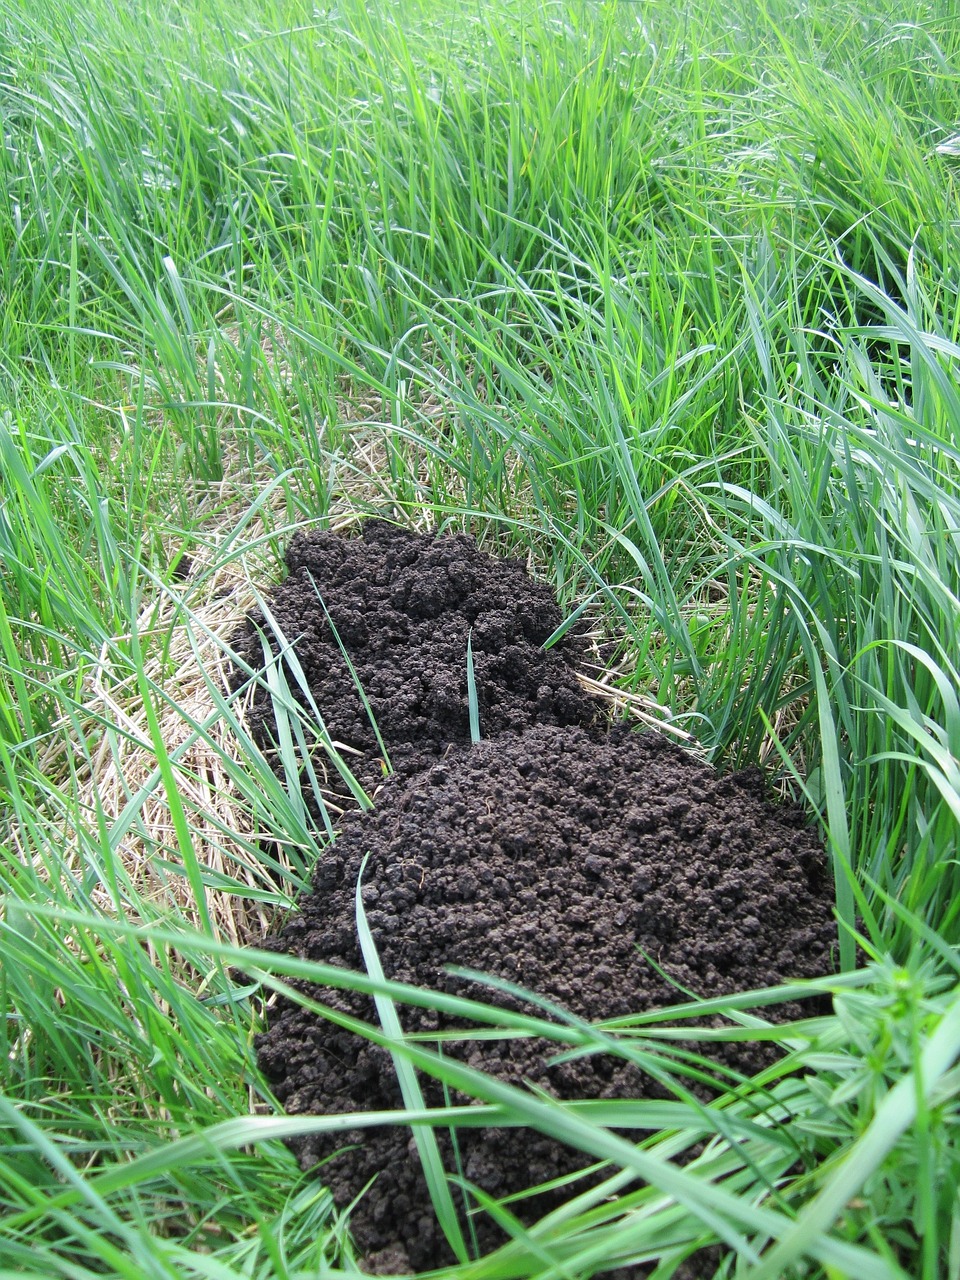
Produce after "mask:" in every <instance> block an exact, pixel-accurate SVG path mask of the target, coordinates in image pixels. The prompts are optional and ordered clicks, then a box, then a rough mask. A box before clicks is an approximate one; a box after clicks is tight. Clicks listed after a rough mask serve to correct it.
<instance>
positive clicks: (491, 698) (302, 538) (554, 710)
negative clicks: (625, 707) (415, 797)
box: [234, 520, 604, 796]
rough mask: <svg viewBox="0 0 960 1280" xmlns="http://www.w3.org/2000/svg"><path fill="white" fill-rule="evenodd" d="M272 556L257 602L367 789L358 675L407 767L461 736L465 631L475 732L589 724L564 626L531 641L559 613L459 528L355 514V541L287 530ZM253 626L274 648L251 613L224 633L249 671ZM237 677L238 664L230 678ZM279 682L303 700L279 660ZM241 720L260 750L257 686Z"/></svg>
mask: <svg viewBox="0 0 960 1280" xmlns="http://www.w3.org/2000/svg"><path fill="white" fill-rule="evenodd" d="M286 561H287V567H288V568H289V571H290V572H289V575H288V577H287V578H286V579H285V580H284V581H283V582H282V583H281V584H280V586H278V587H277V588H275V589H274V591H273V592H272V594H271V596H270V598H269V604H268V607H269V610H270V613H271V615H272V617H273V619H274V620H275V622H276V624H277V626H278V627H279V630H280V632H281V633H282V635H283V637H284V639H285V640H286V641H287V642H288V643H292V644H294V648H295V652H296V657H297V660H298V662H299V664H300V667H301V668H302V670H303V673H304V676H305V679H306V683H307V685H308V686H309V689H310V694H311V696H312V698H313V700H314V703H315V704H316V706H317V707H318V708H319V710H320V712H321V714H322V715H323V717H324V721H325V723H326V727H327V729H328V731H329V733H330V736H331V738H332V739H333V740H334V741H335V742H337V743H341V744H344V745H345V746H346V747H347V748H348V751H349V754H348V755H346V760H347V763H348V764H349V765H350V767H351V769H352V770H353V772H354V774H355V775H356V777H357V778H358V780H359V781H360V782H361V783H362V784H363V785H364V786H365V787H366V788H367V789H368V790H372V789H374V788H375V787H376V786H377V784H378V783H379V781H380V780H381V779H382V776H383V772H384V767H383V763H382V759H381V750H380V746H379V744H378V742H377V737H376V733H375V731H374V728H373V725H372V724H371V721H370V716H369V714H368V713H367V710H366V708H365V707H364V704H363V698H361V695H360V691H359V689H358V684H359V686H360V689H362V690H363V692H364V694H365V696H366V698H367V700H368V702H369V705H370V709H371V710H372V712H373V717H374V719H375V721H376V724H377V726H378V728H379V730H380V734H381V737H382V739H383V743H384V745H385V747H386V750H387V754H388V755H389V757H390V763H391V765H392V766H393V769H394V770H395V771H396V772H397V773H400V774H403V775H410V774H411V773H414V772H416V771H417V770H418V769H422V768H424V767H425V766H426V765H427V764H429V763H430V761H431V760H433V759H436V758H438V757H439V756H440V755H441V753H442V752H443V751H444V749H445V748H446V747H447V746H449V745H450V744H451V743H467V742H469V741H470V723H469V703H468V697H467V640H468V638H469V640H470V645H471V650H472V654H473V666H474V675H475V684H476V694H477V702H478V706H479V713H480V729H481V733H482V735H483V737H485V738H489V737H493V736H495V735H497V734H500V733H503V732H506V731H508V730H512V731H519V730H521V729H525V728H528V727H529V726H530V725H534V724H548V725H564V726H574V725H577V726H580V727H594V728H596V729H597V730H598V731H600V730H601V729H602V727H603V721H604V717H603V714H602V712H601V711H600V710H599V705H598V703H597V702H596V701H595V700H594V699H592V698H591V697H589V696H588V695H587V694H586V693H585V692H584V691H583V689H582V687H581V686H580V684H579V682H578V681H577V678H576V675H575V673H574V665H573V664H574V662H575V660H576V658H577V657H578V647H577V643H576V641H575V640H574V639H573V638H571V637H569V636H567V637H565V638H564V639H562V640H561V641H560V642H559V643H558V644H556V645H555V646H552V647H551V648H550V649H549V650H547V651H545V650H544V649H543V644H544V642H545V641H546V640H547V639H548V638H549V637H550V636H551V634H552V633H553V632H554V631H555V630H556V629H557V627H559V625H560V623H561V620H562V614H561V612H560V610H559V608H558V607H557V604H556V601H555V600H554V599H553V596H552V595H551V592H550V589H549V588H548V587H546V586H544V585H543V584H542V583H538V582H534V581H533V580H532V579H531V578H530V576H529V574H528V573H527V571H526V569H525V567H524V565H523V564H522V562H520V561H517V560H496V559H494V558H493V557H491V556H488V555H484V554H483V553H482V552H481V551H480V550H478V548H477V546H476V543H475V542H474V541H473V539H472V538H469V537H466V536H465V535H463V534H460V535H448V536H442V537H436V536H434V535H431V534H415V533H411V532H410V531H408V530H406V529H400V528H397V527H395V526H393V525H390V524H387V523H385V522H384V521H380V520H370V521H367V522H366V523H365V524H364V526H363V530H362V534H361V536H360V537H359V538H346V537H343V536H342V535H339V534H334V533H327V532H313V533H305V534H297V535H296V536H295V537H294V538H293V539H292V540H291V543H290V547H289V549H288V551H287V556H286ZM261 634H263V635H264V636H265V637H266V638H267V639H268V641H269V644H270V647H271V649H272V651H273V652H274V653H275V654H276V653H278V652H279V651H280V647H281V646H280V642H279V640H278V638H277V635H276V633H275V631H274V629H273V628H272V627H271V625H270V624H269V623H268V621H267V619H266V618H265V617H264V615H263V614H262V613H259V612H258V613H254V614H251V615H250V617H249V618H248V619H247V621H246V622H245V624H244V626H243V628H242V629H241V631H240V633H239V635H237V636H236V637H235V638H234V647H235V649H236V650H237V652H238V654H239V655H240V657H241V658H243V659H244V660H245V661H246V662H248V663H249V665H250V666H251V667H252V668H254V669H259V668H260V667H261V666H262V665H263V646H262V642H261ZM344 650H346V652H347V654H348V655H349V657H350V662H351V663H352V665H353V668H354V671H355V673H356V678H355V677H354V675H353V674H352V673H351V671H350V667H349V665H348V664H347V661H346V659H345V657H344ZM246 678H247V676H246V673H245V672H242V671H240V670H239V669H238V671H237V674H236V676H235V679H234V687H237V686H239V685H240V684H242V683H243V682H244V680H245V679H246ZM287 679H288V683H289V686H290V690H291V692H292V694H293V695H294V696H295V697H297V698H298V700H299V701H300V702H301V703H303V704H304V705H306V703H307V700H306V698H305V697H304V695H303V693H302V692H301V691H299V690H298V684H297V680H296V677H295V675H294V674H293V672H292V670H291V669H290V666H289V664H287ZM248 721H249V724H250V727H251V732H252V734H253V737H254V740H255V741H256V743H257V745H258V746H259V747H260V748H261V750H263V751H264V752H265V753H267V755H268V758H271V759H272V758H273V755H274V748H275V741H276V737H277V730H276V722H275V718H274V711H273V705H272V700H271V698H270V695H269V693H268V692H267V690H266V689H263V688H259V689H258V690H257V691H256V693H255V695H254V697H253V705H252V707H251V709H250V712H249V714H248ZM357 753H359V754H357ZM319 763H320V764H321V765H323V761H322V760H320V761H319ZM327 774H328V784H329V789H330V791H331V793H332V794H334V795H339V796H343V795H344V794H345V790H344V787H343V784H342V783H341V782H340V780H339V777H338V775H336V774H335V773H334V772H333V771H332V770H330V769H329V768H328V769H327ZM306 789H307V788H305V790H306Z"/></svg>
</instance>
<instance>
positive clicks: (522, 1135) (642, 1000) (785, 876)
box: [258, 579, 834, 1269]
mask: <svg viewBox="0 0 960 1280" xmlns="http://www.w3.org/2000/svg"><path fill="white" fill-rule="evenodd" d="M518 580H519V579H518ZM481 615H482V610H481V613H480V614H476V613H475V614H474V616H481ZM547 625H549V624H547ZM541 629H542V628H541ZM459 635H460V637H461V638H465V637H462V631H461V632H460V633H459ZM458 643H459V639H458ZM427 660H428V658H426V657H425V661H427ZM367 854H369V855H370V858H369V862H368V864H367V868H366V871H365V874H364V886H365V887H364V891H363V899H364V903H365V907H366V912H367V916H368V921H369V923H370V926H371V928H372V930H373V935H374V938H375V941H376V943H377V947H378V950H379V953H380V958H381V961H382V964H383V967H384V970H385V972H386V974H387V975H388V976H389V977H391V978H395V979H398V980H401V981H404V982H410V983H415V984H418V985H423V986H428V987H436V988H439V989H441V990H446V991H450V992H455V993H461V994H464V993H465V994H470V995H473V996H479V997H480V998H490V996H489V993H487V992H485V991H484V989H482V988H478V987H476V986H475V985H473V986H472V985H470V984H468V983H466V982H465V981H464V980H461V979H457V978H454V977H451V976H450V975H449V974H447V973H446V972H445V967H446V966H449V965H462V966H469V967H471V968H474V969H479V970H482V971H485V972H488V973H491V974H496V975H499V976H500V977H503V978H507V979H510V980H512V981H514V982H519V983H521V984H522V985H523V986H525V987H527V988H529V989H531V990H533V991H536V992H538V993H540V994H542V995H546V996H550V997H553V998H554V999H555V1000H557V1001H560V1002H561V1003H562V1004H564V1005H565V1006H566V1007H567V1008H569V1009H571V1010H572V1011H573V1012H574V1013H577V1014H580V1015H582V1016H584V1017H587V1018H589V1019H591V1020H597V1019H601V1018H609V1017H614V1016H617V1015H623V1014H629V1013H635V1012H640V1011H643V1010H646V1009H650V1008H654V1007H657V1006H661V1005H663V1004H666V1003H672V1002H674V1001H675V1000H676V999H677V992H676V990H675V988H673V987H671V985H670V984H669V983H668V982H667V981H665V980H664V978H662V977H661V976H660V974H659V973H658V972H657V969H656V968H655V967H654V966H653V965H651V964H650V963H649V962H648V961H647V959H645V957H644V954H643V953H644V952H646V953H647V954H648V955H649V956H651V957H652V958H653V960H655V961H656V963H657V965H658V966H659V967H660V968H662V970H663V971H665V972H666V973H667V974H668V975H669V976H670V977H671V978H672V979H673V980H675V981H676V982H678V983H680V984H682V985H683V986H685V987H687V988H689V989H692V990H693V991H695V992H697V993H699V994H702V995H706V996H712V995H717V994H720V993H725V992H731V991H736V990H743V989H747V988H751V987H754V986H766V985H770V984H775V983H777V982H779V981H781V980H783V979H784V978H787V977H798V976H815V975H821V974H823V973H825V972H827V971H829V969H830V967H831V966H830V947H831V941H832V939H833V936H834V929H833V926H832V924H831V920H830V910H831V905H832V894H831V891H830V887H829V885H828V883H827V879H826V875H825V865H824V858H823V853H822V850H821V849H820V847H819V845H818V842H817V840H816V839H815V837H814V835H813V834H812V833H811V832H810V831H808V830H806V829H804V827H803V825H802V822H800V821H799V819H798V817H797V815H796V814H794V813H791V812H784V811H783V810H779V809H775V808H773V807H772V806H770V805H768V804H767V803H766V802H765V801H764V799H763V796H762V788H761V782H760V776H759V774H757V773H756V772H749V773H747V774H741V775H738V776H733V777H728V778H720V777H719V776H718V775H717V774H716V773H715V771H714V770H712V769H711V768H709V767H707V766H705V765H703V764H701V763H699V762H697V761H696V760H695V759H694V758H692V757H691V756H690V755H689V754H686V753H684V752H682V751H680V750H678V749H677V748H674V747H673V746H671V745H670V744H668V743H667V742H665V741H664V740H663V739H662V738H660V737H658V736H656V735H652V734H646V735H636V734H633V733H630V732H628V731H626V730H623V729H614V730H613V731H612V732H611V734H610V735H609V737H607V738H600V737H599V736H598V735H595V734H588V733H586V732H583V731H582V730H578V729H570V728H563V727H556V726H546V727H539V728H533V729H530V730H528V731H527V732H525V733H523V734H506V735H503V736H501V737H500V738H499V739H497V740H496V741H485V742H481V743H480V744H479V745H478V746H476V747H474V748H463V749H459V750H453V751H451V752H449V753H448V754H447V756H446V757H445V758H444V759H443V760H442V761H441V762H438V763H436V764H434V765H433V766H432V767H431V768H429V769H428V770H427V771H426V772H424V773H422V774H421V775H419V776H417V777H413V778H410V779H402V778H401V779H395V780H392V781H391V782H389V783H387V784H386V786H385V787H384V788H383V792H382V795H381V798H380V802H379V804H378V807H377V809H376V810H375V811H374V812H373V813H372V814H366V815H356V816H354V817H351V818H349V819H348V820H347V821H346V823H345V828H344V831H343V834H342V835H341V836H340V838H339V839H338V840H337V841H336V843H335V844H334V846H333V847H332V848H331V849H330V851H329V852H328V853H327V854H326V855H325V856H324V857H323V859H322V860H321V862H320V863H319V865H318V866H317V869H316V874H315V877H314V882H313V891H312V893H311V894H310V895H309V896H307V897H306V898H305V900H304V901H303V902H302V904H301V909H300V912H299V914H298V915H297V916H296V917H294V918H293V919H292V920H290V921H289V923H288V924H287V926H286V927H285V929H284V930H283V933H282V935H281V936H280V937H279V939H277V940H276V945H277V946H278V947H279V948H282V949H283V950H285V951H290V952H294V953H297V954H300V955H303V956H308V957H310V958H311V959H314V960H319V961H324V962H327V963H331V964H335V965H342V966H345V967H349V968H352V969H362V968H363V962H362V958H361V955H360V951H359V947H358V944H357V938H356V928H355V891H356V885H357V879H358V876H359V873H360V866H361V862H362V860H363V858H364V856H365V855H367ZM318 994H319V995H320V998H321V999H323V1000H324V1001H325V1002H327V1003H329V1004H331V1005H333V1006H334V1007H335V1008H338V1009H341V1010H344V1011H346V1012H349V1013H351V1014H354V1015H357V1016H359V1017H362V1018H364V1019H366V1020H369V1021H374V1022H375V1021H376V1014H375V1011H374V1008H373V1005H372V1002H370V1001H369V1000H368V999H366V998H364V997H361V996H358V995H355V994H352V993H344V992H333V991H323V992H320V993H318ZM493 999H495V1000H496V999H497V997H493ZM499 999H501V1000H502V999H503V997H499ZM402 1019H403V1023H404V1027H405V1029H406V1030H407V1031H409V1032H414V1031H428V1032H429V1031H433V1030H436V1029H437V1028H438V1027H443V1026H444V1025H445V1023H444V1020H443V1018H441V1017H438V1015H437V1014H435V1013H432V1014H431V1013H429V1012H426V1011H423V1010H418V1009H404V1010H402ZM258 1048H259V1055H260V1063H261V1066H262V1068H263V1070H264V1071H265V1072H266V1074H267V1076H268V1077H269V1079H270V1080H271V1081H272V1083H273V1086H274V1088H275V1090H276V1092H277V1095H278V1097H279V1098H280V1099H281V1101H282V1102H283V1103H284V1105H285V1107H286V1110H287V1111H288V1112H290V1113H293V1114H303V1113H322V1112H347V1111H353V1110H379V1109H381V1108H383V1109H387V1108H393V1107H399V1106H400V1105H401V1100H400V1095H399V1090H398V1088H397V1084H396V1077H395V1074H394V1071H393V1067H392V1065H391V1062H390V1059H389V1057H388V1056H387V1055H386V1054H385V1053H384V1052H383V1051H381V1050H379V1049H377V1048H375V1047H372V1046H370V1045H369V1044H368V1043H367V1042H365V1041H362V1040H360V1039H358V1038H357V1037H355V1036H353V1035H350V1034H348V1033H346V1032H344V1031H341V1030H340V1029H338V1028H337V1027H335V1026H333V1025H331V1024H329V1023H326V1022H323V1021H321V1020H319V1019H318V1018H316V1017H314V1016H313V1015H310V1014H308V1013H305V1012H304V1011H303V1010H302V1009H300V1008H299V1007H298V1006H296V1005H293V1004H290V1003H283V1004H281V1005H280V1007H279V1008H278V1009H277V1010H276V1011H275V1012H274V1014H273V1015H272V1018H271V1026H270V1030H269V1031H268V1032H267V1033H266V1034H265V1035H264V1036H262V1037H261V1038H260V1040H259V1045H258ZM444 1051H445V1052H447V1053H451V1054H458V1055H459V1056H464V1057H466V1058H467V1060H468V1061H469V1062H470V1063H471V1064H473V1065H475V1066H477V1067H480V1068H482V1069H484V1070H486V1071H490V1072H493V1073H495V1074H497V1075H498V1076H500V1077H501V1078H503V1079H506V1080H510V1081H513V1082H515V1083H520V1082H522V1081H523V1080H530V1081H532V1082H534V1083H535V1084H537V1085H541V1086H542V1087H543V1088H545V1089H548V1090H550V1091H552V1092H553V1093H554V1094H555V1095H557V1096H559V1097H562V1098H596V1097H614V1096H639V1095H643V1094H644V1093H647V1094H650V1093H652V1092H653V1085H652V1082H651V1081H650V1080H648V1079H646V1078H645V1077H644V1076H642V1075H641V1074H640V1073H639V1072H638V1071H637V1070H636V1069H635V1068H632V1067H629V1066H627V1065H625V1064H624V1063H623V1062H622V1061H620V1060H619V1059H615V1058H612V1057H594V1058H589V1059H584V1060H575V1061H572V1062H566V1063H564V1064H562V1065H550V1063H549V1062H548V1060H547V1059H548V1055H549V1053H550V1051H551V1050H550V1048H549V1046H547V1045H546V1044H544V1043H543V1042H537V1041H526V1040H503V1041H489V1040H486V1041H476V1042H472V1043H465V1044H460V1045H458V1044H450V1045H446V1046H445V1050H444ZM717 1056H718V1057H721V1056H722V1057H723V1058H724V1059H725V1061H726V1062H727V1063H728V1064H729V1065H731V1066H735V1067H738V1068H739V1069H741V1070H743V1071H745V1072H753V1071H754V1070H756V1069H757V1068H758V1067H759V1066H761V1065H762V1063H763V1058H762V1053H761V1051H760V1050H758V1048H757V1047H756V1046H751V1045H741V1046H736V1045H731V1046H728V1047H727V1048H726V1049H725V1050H724V1051H723V1053H722V1054H720V1055H717ZM424 1085H425V1092H426V1096H427V1099H428V1101H429V1103H431V1104H432V1105H441V1103H442V1098H441V1096H440V1094H439V1092H438V1090H437V1088H436V1087H435V1086H434V1085H433V1084H432V1082H424ZM440 1140H441V1147H442V1149H443V1153H444V1158H445V1160H446V1163H447V1168H448V1169H450V1170H453V1168H454V1162H453V1156H452V1153H451V1150H450V1147H449V1143H448V1142H447V1140H446V1138H445V1137H443V1136H441V1139H440ZM350 1143H355V1144H356V1145H355V1146H353V1147H352V1148H351V1149H346V1148H348V1146H349V1144H350ZM459 1143H460V1157H461V1159H462V1161H463V1166H464V1173H465V1175H466V1177H467V1178H468V1179H470V1180H471V1181H473V1182H474V1183H476V1184H478V1185H479V1186H480V1187H482V1188H484V1189H485V1190H486V1191H488V1192H490V1193H491V1194H493V1195H494V1196H497V1197H500V1196H504V1195H507V1194H509V1193H511V1192H515V1191H519V1190H521V1189H524V1188H527V1187H529V1186H531V1185H533V1184H536V1183H539V1182H541V1181H543V1180H546V1179H549V1178H553V1177H555V1176H557V1175H558V1174H562V1173H566V1172H569V1171H571V1170H573V1169H575V1168H578V1167H580V1166H581V1165H582V1163H583V1161H582V1157H578V1156H577V1155H576V1154H574V1153H571V1152H569V1151H568V1150H566V1149H564V1148H561V1147H559V1146H557V1145H556V1144H554V1143H552V1142H549V1141H547V1140H543V1139H539V1138H536V1137H533V1136H531V1134H530V1133H527V1132H524V1131H522V1130H516V1129H513V1130H511V1129H501V1130H490V1131H483V1130H476V1129H472V1130H464V1131H462V1132H461V1134H460V1136H459ZM340 1148H343V1149H342V1150H340V1153H339V1154H338V1155H337V1156H336V1158H335V1159H334V1160H333V1161H332V1162H331V1163H330V1164H328V1165H326V1166H325V1167H324V1170H323V1177H324V1179H325V1180H326V1181H327V1182H328V1183H329V1185H330V1187H331V1189H332V1191H333V1194H334V1197H335V1199H336V1201H337V1203H338V1204H340V1205H344V1204H347V1203H348V1202H349V1201H350V1200H351V1199H352V1198H353V1197H355V1196H356V1195H358V1194H359V1193H360V1192H361V1191H362V1189H363V1188H364V1186H365V1185H366V1184H367V1182H368V1181H369V1180H370V1179H373V1178H375V1182H374V1184H373V1186H372V1189H371V1190H370V1191H368V1192H367V1194H366V1195H365V1196H364V1197H363V1199H362V1200H361V1201H360V1204H359V1207H358V1208H357V1210H356V1211H355V1213H354V1215H353V1217H352V1227H353V1229H354V1232H355V1235H356V1238H357V1240H358V1243H359V1244H360V1246H361V1247H362V1248H363V1249H364V1250H367V1251H379V1250H382V1249H387V1250H392V1251H393V1252H392V1256H393V1257H394V1258H395V1259H399V1260H400V1261H399V1262H398V1263H397V1265H401V1266H402V1265H406V1261H407V1260H408V1261H409V1263H410V1264H412V1265H413V1266H414V1267H416V1268H418V1269H421V1268H426V1267H431V1266H435V1265H438V1264H440V1263H442V1262H444V1261H447V1260H449V1258H448V1253H447V1250H446V1246H445V1245H444V1243H443V1241H442V1239H441V1238H440V1237H439V1235H438V1233H437V1231H436V1229H435V1226H434V1223H433V1220H432V1215H431V1212H430V1207H429V1201H428V1198H427V1193H426V1189H425V1186H424V1183H423V1179H422V1175H421V1173H420V1169H419V1164H418V1161H417V1159H416V1156H415V1155H412V1154H411V1150H410V1135H409V1131H405V1130H403V1129H383V1130H371V1131H365V1132H363V1133H352V1134H344V1135H340V1136H338V1137H337V1138H331V1139H329V1140H327V1139H318V1138H308V1139H305V1140H303V1141H302V1142H301V1143H300V1144H299V1154H300V1157H301V1159H302V1162H303V1164H304V1165H305V1166H309V1165H311V1164H313V1163H314V1162H316V1161H319V1160H321V1159H324V1158H325V1157H327V1156H330V1155H332V1154H333V1153H334V1152H335V1151H337V1150H338V1149H340ZM551 1203H552V1202H551V1200H550V1198H549V1197H540V1198H538V1200H537V1201H535V1202H534V1206H535V1207H534V1208H530V1207H528V1208H527V1209H526V1210H525V1209H524V1208H523V1207H520V1212H521V1215H523V1214H524V1213H527V1214H530V1213H532V1212H534V1211H535V1212H536V1213H538V1214H539V1213H540V1212H543V1211H544V1210H545V1209H547V1208H549V1207H550V1205H551ZM514 1207H515V1208H517V1206H514ZM479 1235H480V1243H481V1246H482V1247H489V1246H491V1245H493V1244H495V1243H497V1242H498V1239H499V1237H498V1235H497V1232H496V1230H495V1229H494V1228H493V1227H492V1226H491V1225H490V1224H484V1223H482V1222H481V1223H480V1224H479ZM398 1246H399V1249H398V1248H397V1247H398ZM403 1251H405V1253H406V1259H405V1258H404V1253H403Z"/></svg>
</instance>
